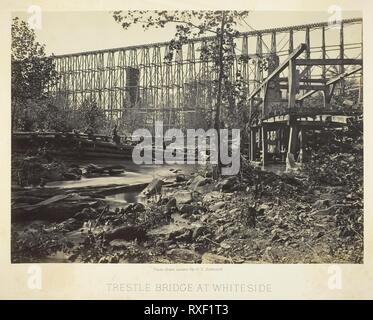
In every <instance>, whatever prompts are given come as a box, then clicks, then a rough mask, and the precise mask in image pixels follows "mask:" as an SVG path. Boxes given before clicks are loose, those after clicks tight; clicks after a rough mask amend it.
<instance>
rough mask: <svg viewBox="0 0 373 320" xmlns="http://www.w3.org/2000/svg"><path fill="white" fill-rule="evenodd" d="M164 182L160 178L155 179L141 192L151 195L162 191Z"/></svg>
mask: <svg viewBox="0 0 373 320" xmlns="http://www.w3.org/2000/svg"><path fill="white" fill-rule="evenodd" d="M163 184H164V181H163V180H162V179H159V178H155V179H153V181H152V182H150V183H149V184H148V186H147V187H146V188H145V189H144V190H143V191H142V192H141V194H143V195H146V196H151V195H153V194H159V193H161V190H162V186H163Z"/></svg>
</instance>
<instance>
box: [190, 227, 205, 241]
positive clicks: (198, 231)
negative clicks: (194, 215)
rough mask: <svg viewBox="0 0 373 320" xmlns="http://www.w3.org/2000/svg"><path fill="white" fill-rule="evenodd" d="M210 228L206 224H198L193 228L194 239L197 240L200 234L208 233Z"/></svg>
mask: <svg viewBox="0 0 373 320" xmlns="http://www.w3.org/2000/svg"><path fill="white" fill-rule="evenodd" d="M207 231H208V228H207V227H206V226H198V227H196V228H195V229H194V230H193V234H192V239H193V240H196V239H197V238H198V237H199V236H201V235H203V234H205V233H207Z"/></svg>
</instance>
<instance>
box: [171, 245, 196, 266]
mask: <svg viewBox="0 0 373 320" xmlns="http://www.w3.org/2000/svg"><path fill="white" fill-rule="evenodd" d="M167 255H168V256H169V257H170V258H172V260H174V261H175V262H181V263H195V262H199V261H200V260H201V257H200V255H199V254H198V253H197V252H195V251H192V250H189V249H180V248H175V249H172V250H169V251H167Z"/></svg>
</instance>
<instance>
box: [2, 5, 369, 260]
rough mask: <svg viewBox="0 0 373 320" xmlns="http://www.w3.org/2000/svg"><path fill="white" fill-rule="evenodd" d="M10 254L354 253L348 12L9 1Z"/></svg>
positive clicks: (356, 98)
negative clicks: (74, 7) (25, 5)
mask: <svg viewBox="0 0 373 320" xmlns="http://www.w3.org/2000/svg"><path fill="white" fill-rule="evenodd" d="M10 22H11V26H9V27H10V28H11V50H10V52H9V54H10V55H11V59H10V63H11V204H10V207H11V208H10V209H11V212H10V215H11V239H10V256H11V258H10V259H11V263H12V264H22V263H36V264H38V263H43V264H44V263H74V264H84V263H109V264H114V263H119V264H136V263H137V264H185V263H187V264H363V263H364V262H365V261H364V217H363V209H364V201H363V196H364V172H363V167H364V161H363V156H364V148H363V123H364V120H363V119H364V116H363V115H364V113H363V105H364V104H363V88H364V84H363V15H362V12H361V11H345V10H344V11H343V14H342V12H341V11H339V10H338V8H334V10H331V11H330V10H329V12H328V11H327V10H325V11H256V10H247V11H245V10H180V11H174V10H125V8H124V9H123V10H112V11H109V10H107V11H104V10H101V11H60V12H57V11H42V10H41V9H40V8H39V7H38V6H31V7H29V10H28V11H13V12H12V17H11V20H10Z"/></svg>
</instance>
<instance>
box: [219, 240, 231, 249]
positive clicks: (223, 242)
mask: <svg viewBox="0 0 373 320" xmlns="http://www.w3.org/2000/svg"><path fill="white" fill-rule="evenodd" d="M220 247H222V248H223V249H230V247H231V245H230V244H228V243H227V242H226V241H222V242H221V243H220Z"/></svg>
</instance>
